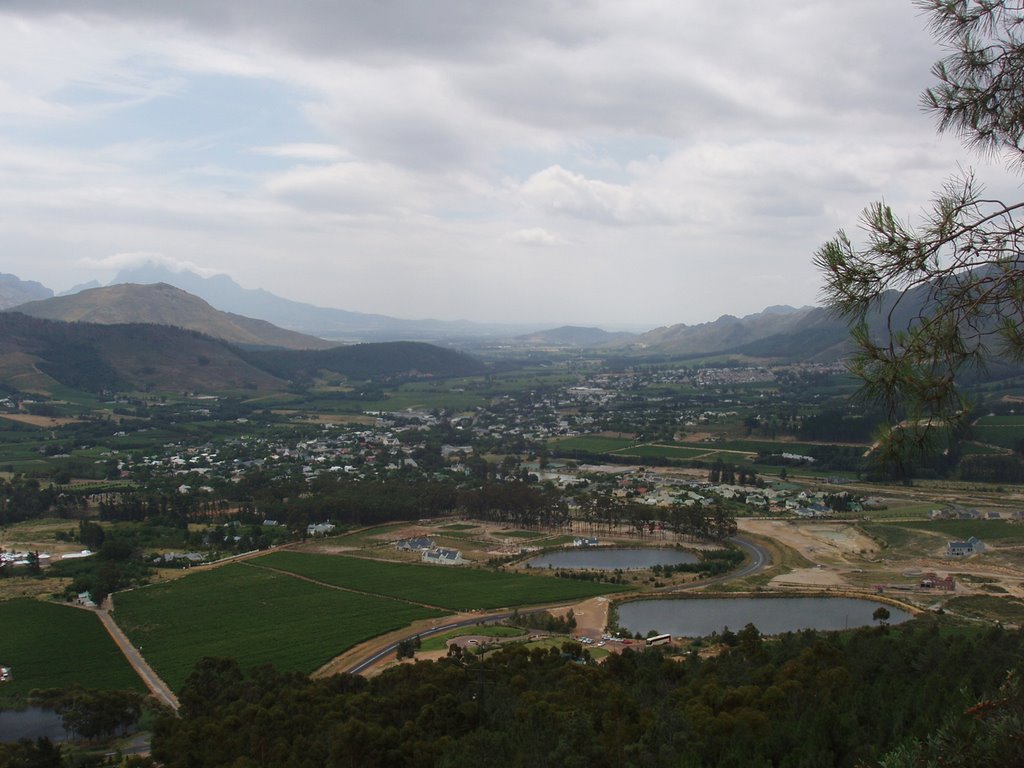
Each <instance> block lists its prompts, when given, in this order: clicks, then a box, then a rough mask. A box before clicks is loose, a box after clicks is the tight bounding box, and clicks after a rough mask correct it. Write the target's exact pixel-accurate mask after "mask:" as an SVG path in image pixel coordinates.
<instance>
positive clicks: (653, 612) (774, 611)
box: [617, 597, 912, 637]
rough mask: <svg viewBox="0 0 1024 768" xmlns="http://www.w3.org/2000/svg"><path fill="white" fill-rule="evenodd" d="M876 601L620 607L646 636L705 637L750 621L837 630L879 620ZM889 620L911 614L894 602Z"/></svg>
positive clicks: (769, 628) (777, 629)
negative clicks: (875, 617) (876, 618)
mask: <svg viewBox="0 0 1024 768" xmlns="http://www.w3.org/2000/svg"><path fill="white" fill-rule="evenodd" d="M882 605H883V604H882V603H877V602H875V601H874V600H860V599H856V598H849V597H761V598H756V597H737V598H714V599H706V600H705V599H700V598H689V599H687V598H671V599H668V598H666V599H659V600H635V601H632V602H627V603H620V604H619V605H618V606H617V610H618V614H619V626H620V627H622V628H623V629H626V630H629V631H630V632H631V633H636V632H639V633H640V634H641V635H646V634H647V633H648V632H649V631H651V630H656V631H657V632H659V633H667V634H671V635H678V636H681V637H704V636H705V635H710V634H711V633H712V632H721V631H722V630H723V629H725V628H726V627H728V628H729V629H730V630H733V631H736V630H739V629H742V628H743V627H744V626H746V625H747V624H748V623H749V624H753V625H754V626H755V627H757V628H758V629H759V630H761V633H762V634H765V635H777V634H780V633H782V632H796V631H799V630H801V629H819V630H826V631H827V630H838V629H851V628H853V627H866V626H869V625H872V624H875V623H876V622H875V620H874V619H873V618H872V617H871V615H872V614H873V613H874V612H875V611H876V610H877V609H878V608H879V606H882ZM884 607H885V608H886V610H888V611H889V619H888V621H889V623H890V624H899V623H901V622H904V621H907V620H908V619H910V618H912V617H911V615H910V614H909V613H907V612H906V611H902V610H900V609H899V608H894V607H893V606H890V605H885V606H884Z"/></svg>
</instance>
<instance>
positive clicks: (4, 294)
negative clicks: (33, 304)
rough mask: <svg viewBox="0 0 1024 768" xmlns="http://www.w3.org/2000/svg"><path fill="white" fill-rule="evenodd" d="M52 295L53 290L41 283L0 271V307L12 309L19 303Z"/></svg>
mask: <svg viewBox="0 0 1024 768" xmlns="http://www.w3.org/2000/svg"><path fill="white" fill-rule="evenodd" d="M51 296H53V291H51V290H50V289H49V288H47V287H46V286H44V285H42V284H41V283H37V282H35V281H34V280H22V279H20V278H19V277H16V276H15V275H8V274H4V273H0V309H10V308H11V307H16V306H18V305H19V304H25V303H26V302H29V301H38V300H39V299H48V298H50V297H51Z"/></svg>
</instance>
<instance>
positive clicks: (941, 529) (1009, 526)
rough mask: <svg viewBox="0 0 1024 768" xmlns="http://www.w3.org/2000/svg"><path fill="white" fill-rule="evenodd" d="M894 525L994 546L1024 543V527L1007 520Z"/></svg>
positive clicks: (923, 522)
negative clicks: (974, 537) (979, 540)
mask: <svg viewBox="0 0 1024 768" xmlns="http://www.w3.org/2000/svg"><path fill="white" fill-rule="evenodd" d="M893 525H899V526H900V527H903V528H912V529H914V530H917V531H926V532H928V533H936V534H941V535H943V536H946V537H948V538H951V539H968V538H970V537H971V536H977V537H978V538H979V539H981V540H982V541H985V542H990V543H993V544H1012V543H1014V542H1021V543H1024V525H1020V524H1018V523H1010V522H1007V521H1005V520H914V521H906V522H901V523H893Z"/></svg>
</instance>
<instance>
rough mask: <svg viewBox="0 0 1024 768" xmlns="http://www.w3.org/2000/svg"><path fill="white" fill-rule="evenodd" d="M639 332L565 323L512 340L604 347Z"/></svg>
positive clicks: (527, 342) (634, 336)
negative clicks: (607, 329)
mask: <svg viewBox="0 0 1024 768" xmlns="http://www.w3.org/2000/svg"><path fill="white" fill-rule="evenodd" d="M636 336H637V334H635V333H628V332H626V331H606V330H603V329H602V328H595V327H583V326H577V325H563V326H561V327H559V328H551V329H549V330H544V331H537V332H535V333H529V334H524V335H522V336H517V337H515V338H514V339H512V341H514V342H516V343H520V344H528V345H536V346H539V345H551V346H570V347H602V346H604V345H606V344H612V343H616V342H625V341H629V340H631V339H635V338H636Z"/></svg>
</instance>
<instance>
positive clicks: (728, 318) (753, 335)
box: [629, 306, 845, 355]
mask: <svg viewBox="0 0 1024 768" xmlns="http://www.w3.org/2000/svg"><path fill="white" fill-rule="evenodd" d="M827 314H828V313H827V310H824V309H821V308H820V307H801V308H799V309H796V308H793V307H786V306H774V307H768V308H767V309H765V310H763V311H762V312H757V313H755V314H751V315H746V316H745V317H742V318H740V317H734V316H733V315H722V316H721V317H719V318H718V319H717V320H714V321H712V322H709V323H700V324H698V325H686V324H683V323H680V324H678V325H671V326H667V327H663V328H655V329H654V330H652V331H648V332H647V333H644V334H641V335H639V336H637V337H636V338H634V339H633V340H631V341H630V342H629V347H630V348H633V349H642V350H644V351H645V352H660V353H663V354H674V355H695V354H714V353H718V352H726V351H731V350H734V349H737V348H742V347H747V346H751V347H754V348H756V342H759V341H761V340H763V339H769V338H773V337H781V336H785V335H787V334H793V333H797V332H799V331H804V330H806V329H807V328H808V327H809V326H812V325H817V324H819V323H820V322H822V321H823V318H824V316H827ZM844 328H845V326H844Z"/></svg>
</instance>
